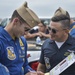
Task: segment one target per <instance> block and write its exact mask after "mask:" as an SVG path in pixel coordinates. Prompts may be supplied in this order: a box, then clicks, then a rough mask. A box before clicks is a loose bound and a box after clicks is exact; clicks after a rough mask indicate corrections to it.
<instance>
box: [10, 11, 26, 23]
mask: <svg viewBox="0 0 75 75" xmlns="http://www.w3.org/2000/svg"><path fill="white" fill-rule="evenodd" d="M16 17H17V18H19V19H20V20H21V21H22V22H23V23H24V22H25V20H23V18H22V17H21V16H20V15H19V14H18V12H17V11H16V10H15V11H14V12H13V14H12V17H11V21H12V20H13V19H14V18H16ZM25 23H26V22H25Z"/></svg>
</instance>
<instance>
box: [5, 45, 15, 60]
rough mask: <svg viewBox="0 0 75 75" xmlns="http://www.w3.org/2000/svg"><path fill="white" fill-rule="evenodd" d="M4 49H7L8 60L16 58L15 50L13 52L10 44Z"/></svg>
mask: <svg viewBox="0 0 75 75" xmlns="http://www.w3.org/2000/svg"><path fill="white" fill-rule="evenodd" d="M6 49H7V55H8V59H10V60H14V59H16V55H15V52H14V48H13V47H11V46H9V47H7V48H6Z"/></svg>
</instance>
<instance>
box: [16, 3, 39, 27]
mask: <svg viewBox="0 0 75 75" xmlns="http://www.w3.org/2000/svg"><path fill="white" fill-rule="evenodd" d="M16 11H17V12H18V14H19V15H20V16H21V17H22V18H23V19H24V20H25V21H26V22H27V24H29V26H30V27H31V28H32V27H34V26H35V25H37V24H38V23H40V19H39V18H38V16H37V15H36V14H35V12H34V11H32V10H31V9H30V8H29V7H28V5H27V2H25V3H24V4H23V5H22V6H20V7H19V8H18V9H16Z"/></svg>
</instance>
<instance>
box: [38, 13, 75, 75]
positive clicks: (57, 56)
mask: <svg viewBox="0 0 75 75" xmlns="http://www.w3.org/2000/svg"><path fill="white" fill-rule="evenodd" d="M69 28H70V19H69V18H68V16H66V15H64V14H60V15H59V14H58V15H57V16H53V17H52V18H51V21H50V24H49V34H50V38H49V39H47V40H45V42H44V43H43V45H42V48H41V55H40V60H39V65H38V68H37V70H38V71H42V72H44V73H46V72H50V71H51V70H52V69H53V68H54V67H55V66H58V64H59V63H60V62H61V61H62V60H64V59H65V58H66V57H67V56H68V55H69V54H70V53H71V52H75V38H74V37H72V36H71V35H70V34H69ZM63 65H64V64H63V63H62V65H61V66H60V67H61V68H62V69H63V68H64V67H63ZM52 74H53V73H52ZM59 75H75V64H72V65H71V66H70V67H69V68H67V69H66V70H65V71H63V72H62V73H61V74H59Z"/></svg>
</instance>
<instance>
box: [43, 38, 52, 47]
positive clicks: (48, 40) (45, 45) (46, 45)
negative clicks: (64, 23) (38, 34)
mask: <svg viewBox="0 0 75 75" xmlns="http://www.w3.org/2000/svg"><path fill="white" fill-rule="evenodd" d="M52 42H53V41H52V40H50V38H48V39H46V40H45V42H44V43H43V48H48V47H49V46H50V44H51V43H52Z"/></svg>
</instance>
